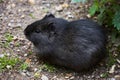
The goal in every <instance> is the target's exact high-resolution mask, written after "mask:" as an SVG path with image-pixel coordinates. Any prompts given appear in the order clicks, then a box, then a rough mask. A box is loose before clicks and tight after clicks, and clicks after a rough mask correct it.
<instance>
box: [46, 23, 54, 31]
mask: <svg viewBox="0 0 120 80" xmlns="http://www.w3.org/2000/svg"><path fill="white" fill-rule="evenodd" d="M47 29H48V31H55V26H54V23H53V22H50V23H48V28H47Z"/></svg>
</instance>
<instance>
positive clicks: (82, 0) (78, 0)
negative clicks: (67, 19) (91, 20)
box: [71, 0, 87, 3]
mask: <svg viewBox="0 0 120 80" xmlns="http://www.w3.org/2000/svg"><path fill="white" fill-rule="evenodd" d="M86 1H87V0H71V2H72V3H76V2H82V3H85V2H86Z"/></svg>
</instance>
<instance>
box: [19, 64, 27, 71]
mask: <svg viewBox="0 0 120 80" xmlns="http://www.w3.org/2000/svg"><path fill="white" fill-rule="evenodd" d="M27 68H28V64H27V63H22V64H21V65H20V70H26V69H27Z"/></svg>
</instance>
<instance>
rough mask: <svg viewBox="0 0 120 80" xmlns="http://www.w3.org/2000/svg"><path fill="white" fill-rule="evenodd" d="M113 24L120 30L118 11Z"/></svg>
mask: <svg viewBox="0 0 120 80" xmlns="http://www.w3.org/2000/svg"><path fill="white" fill-rule="evenodd" d="M112 24H113V25H114V27H115V28H116V29H117V30H120V10H118V11H116V13H115V15H114V16H113V21H112Z"/></svg>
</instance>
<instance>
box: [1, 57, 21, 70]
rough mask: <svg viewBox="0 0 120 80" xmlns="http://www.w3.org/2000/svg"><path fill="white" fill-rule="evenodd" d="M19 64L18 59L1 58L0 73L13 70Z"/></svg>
mask: <svg viewBox="0 0 120 80" xmlns="http://www.w3.org/2000/svg"><path fill="white" fill-rule="evenodd" d="M18 62H19V59H18V58H15V57H8V56H6V55H4V56H3V57H0V71H2V70H4V69H6V68H13V67H14V66H15V65H16V64H17V63H18ZM7 66H9V67H7Z"/></svg>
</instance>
